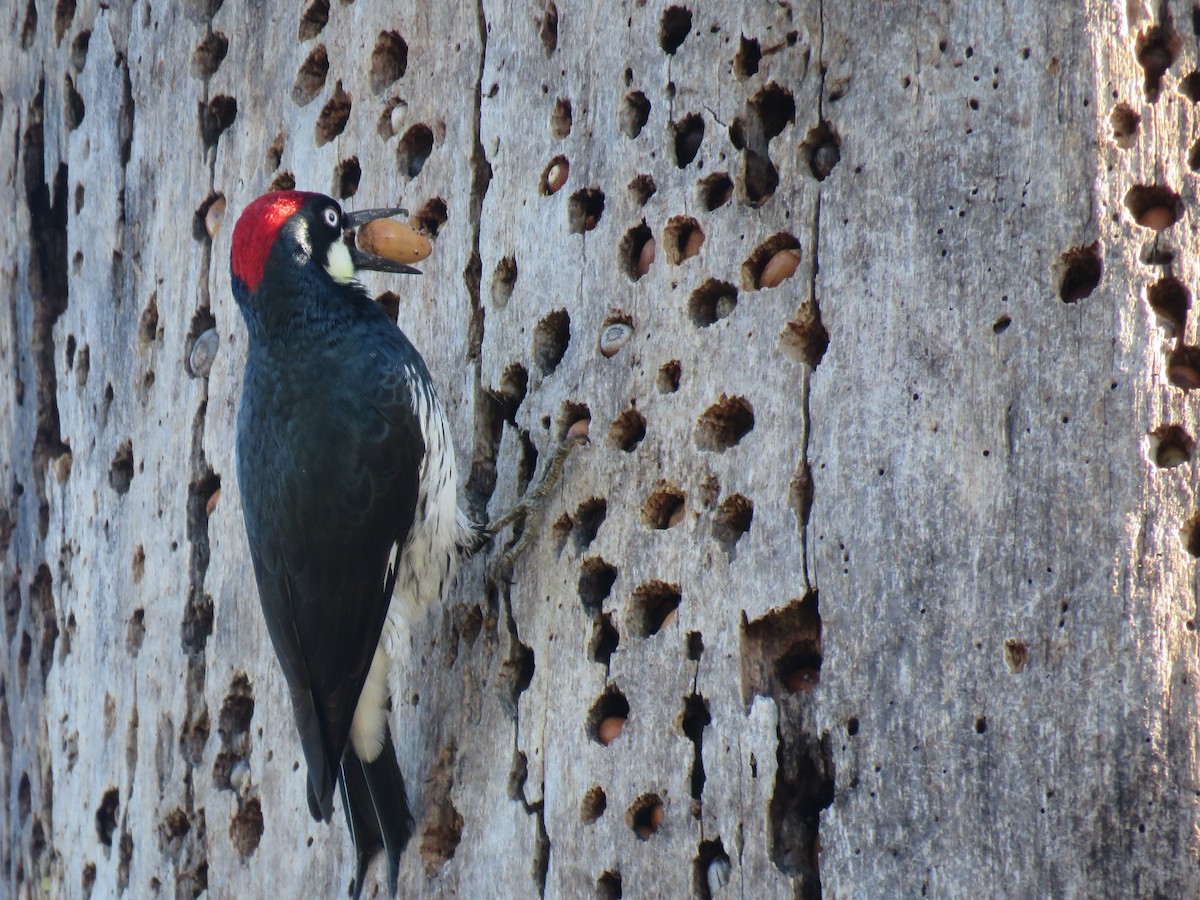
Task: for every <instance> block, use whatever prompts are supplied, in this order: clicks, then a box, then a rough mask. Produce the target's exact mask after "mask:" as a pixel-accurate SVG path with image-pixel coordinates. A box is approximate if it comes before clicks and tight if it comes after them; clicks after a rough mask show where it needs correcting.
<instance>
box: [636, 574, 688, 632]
mask: <svg viewBox="0 0 1200 900" xmlns="http://www.w3.org/2000/svg"><path fill="white" fill-rule="evenodd" d="M682 599H683V595H682V594H681V593H680V590H679V585H677V584H669V583H667V582H665V581H658V580H657V579H656V580H654V581H647V582H646V583H644V584H640V585H638V586H637V587H636V588H635V589H634V591H633V602H632V606H631V608H630V616H629V630H630V632H632V633H633V634H634V635H635V636H636V637H641V638H647V637H653V636H654V635H656V634H658V633H659V631H661V630H662V629H663V628H666V627H668V626H669V625H671V624H672V623H673V622H674V620H675V615H674V613H675V610H677V609H678V608H679V603H680V601H681V600H682Z"/></svg>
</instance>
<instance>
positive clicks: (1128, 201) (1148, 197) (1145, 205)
mask: <svg viewBox="0 0 1200 900" xmlns="http://www.w3.org/2000/svg"><path fill="white" fill-rule="evenodd" d="M1125 208H1126V209H1128V210H1129V214H1130V215H1131V216H1133V221H1135V222H1137V223H1138V224H1139V225H1141V226H1142V227H1143V228H1149V229H1150V230H1152V231H1164V230H1166V229H1167V228H1170V227H1171V226H1172V225H1174V224H1175V223H1176V222H1178V221H1179V219H1180V218H1181V217H1182V216H1183V201H1182V200H1181V199H1180V198H1179V194H1177V193H1175V191H1173V190H1172V189H1171V188H1169V187H1167V186H1166V185H1162V184H1136V185H1134V186H1133V187H1131V188H1130V189H1129V191H1128V192H1127V193H1126V194H1125Z"/></svg>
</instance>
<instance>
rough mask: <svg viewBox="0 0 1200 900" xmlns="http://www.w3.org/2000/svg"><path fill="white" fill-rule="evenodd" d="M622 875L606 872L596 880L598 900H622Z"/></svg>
mask: <svg viewBox="0 0 1200 900" xmlns="http://www.w3.org/2000/svg"><path fill="white" fill-rule="evenodd" d="M621 897H622V890H621V873H620V872H611V871H609V872H605V873H604V874H603V875H601V876H600V877H599V878H597V879H596V900H621Z"/></svg>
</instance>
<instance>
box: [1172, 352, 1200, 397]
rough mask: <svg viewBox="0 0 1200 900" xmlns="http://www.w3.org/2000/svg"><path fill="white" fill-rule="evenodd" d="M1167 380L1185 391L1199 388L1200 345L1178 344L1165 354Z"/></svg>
mask: <svg viewBox="0 0 1200 900" xmlns="http://www.w3.org/2000/svg"><path fill="white" fill-rule="evenodd" d="M1167 381H1169V382H1171V384H1173V385H1175V387H1178V388H1183V389H1184V390H1185V391H1194V390H1196V388H1200V347H1193V346H1191V345H1190V344H1178V345H1177V346H1176V347H1175V349H1174V350H1172V351H1171V352H1170V353H1169V354H1167Z"/></svg>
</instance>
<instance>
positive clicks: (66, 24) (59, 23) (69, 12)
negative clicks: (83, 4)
mask: <svg viewBox="0 0 1200 900" xmlns="http://www.w3.org/2000/svg"><path fill="white" fill-rule="evenodd" d="M74 19H75V0H58V2H57V3H56V4H54V44H55V46H58V45H59V44H61V43H62V39H63V35H64V34H66V33H67V30H68V29H69V28H70V27H71V22H72V21H74Z"/></svg>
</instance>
